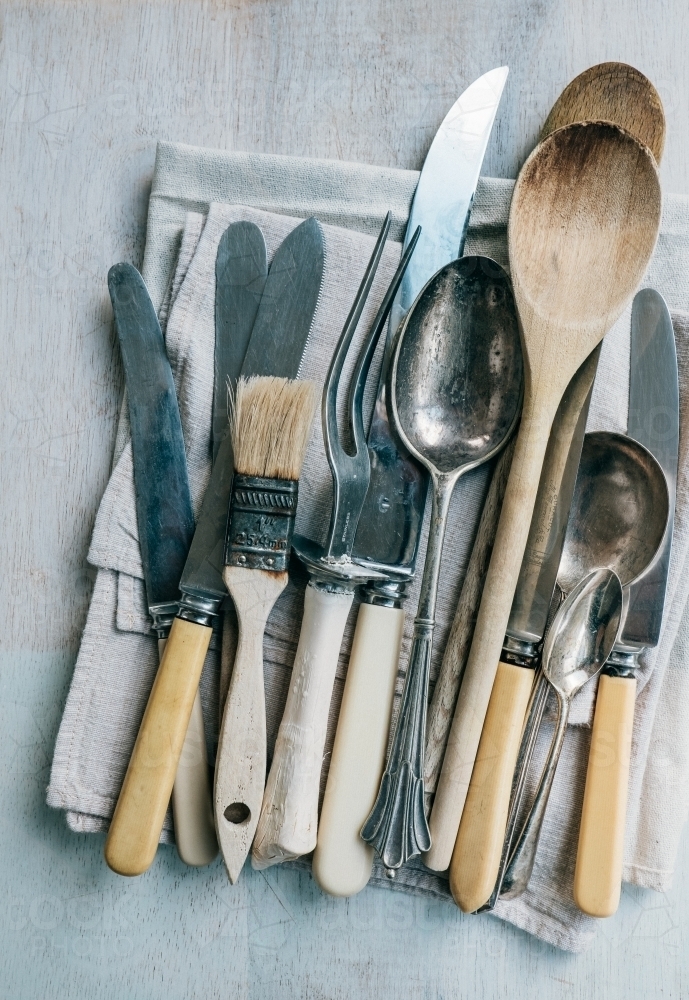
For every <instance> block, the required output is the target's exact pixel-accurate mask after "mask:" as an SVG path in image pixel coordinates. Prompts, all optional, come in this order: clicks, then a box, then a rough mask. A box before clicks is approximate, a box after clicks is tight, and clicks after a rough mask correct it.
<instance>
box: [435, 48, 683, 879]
mask: <svg viewBox="0 0 689 1000" xmlns="http://www.w3.org/2000/svg"><path fill="white" fill-rule="evenodd" d="M587 120H588V121H591V120H593V121H611V122H615V124H617V125H622V126H623V127H624V128H626V129H627V131H629V132H631V133H632V134H633V135H634V136H635V137H636V138H637V139H639V141H640V142H642V143H643V144H644V145H646V146H648V147H649V148H650V150H651V152H652V153H653V155H654V156H655V159H656V161H657V162H660V158H661V156H662V152H663V147H664V142H665V114H664V112H663V106H662V103H661V101H660V98H659V96H658V92H657V91H656V89H655V87H654V86H653V84H652V83H651V81H650V80H649V79H648V78H647V77H645V76H644V75H643V74H642V73H640V72H639V71H638V70H636V69H634V68H633V67H631V66H627V65H626V64H625V63H614V62H613V63H610V62H609V63H600V64H599V65H597V66H591V67H590V68H589V69H587V70H585V71H584V72H583V73H581V74H580V75H579V76H578V77H576V79H574V80H572V82H571V83H570V84H569V85H568V86H567V87H566V88H565V90H564V91H563V92H562V94H561V95H560V97H559V98H558V100H557V101H556V103H555V105H554V106H553V108H552V110H551V112H550V114H549V115H548V118H547V119H546V122H545V125H544V126H543V129H542V131H541V136H540V138H541V141H542V140H543V139H544V138H546V137H547V136H548V135H550V133H551V132H552V131H553V130H554V129H555V128H558V127H562V126H565V125H570V124H572V123H573V122H582V121H587ZM596 363H597V359H595V360H594V361H593V364H589V363H588V362H587V366H586V367H587V371H586V372H585V371H584V369H583V368H582V369H581V371H580V372H579V375H578V376H577V377H578V379H579V382H578V383H577V388H579V389H580V390H581V392H578V393H576V394H577V395H578V397H579V405H581V402H582V401H583V400H584V398H585V396H586V386H587V385H588V384H590V381H591V379H592V378H593V377H594V375H595V368H596ZM588 369H590V373H589V372H588ZM589 374H590V377H589ZM579 383H581V385H579ZM574 387H575V382H574V381H573V382H572V383H571V385H570V387H569V390H570V394H571V393H572V390H573V388H574ZM575 408H576V407H575ZM576 423H577V413H576V412H574V410H573V409H572V407H571V406H569V407H566V406H565V405H564V401H563V405H562V406H561V407H560V409H559V410H558V412H557V415H556V417H555V421H554V423H553V428H552V431H551V435H550V442H549V444H548V451H547V453H546V460H545V464H544V466H543V470H542V473H541V479H540V483H539V487H538V497H537V500H536V506H535V509H534V514H533V522H534V523H536V522H538V524H539V531H538V537H539V538H543V537H547V536H548V531H549V526H550V525H549V521H551V520H552V516H553V513H554V503H553V498H554V497H555V496H557V494H558V492H559V489H560V480H561V477H562V470H563V468H564V463H565V462H566V458H567V454H568V452H569V445H570V441H571V437H572V433H573V430H574V427H575V425H576ZM514 443H516V442H511V443H510V444H509V445H508V447H507V448H506V449H505V451H504V452H503V454H502V456H501V457H500V458H499V459H498V462H497V464H496V468H495V471H494V473H493V479H492V481H491V485H490V489H489V492H488V496H487V498H486V503H485V505H484V509H483V513H482V515H481V522H480V525H479V529H478V532H477V536H476V539H475V542H474V546H473V548H472V552H471V558H470V560H469V565H468V568H467V573H466V577H465V580H464V584H463V586H462V593H461V597H460V600H459V603H458V606H457V611H456V614H455V619H454V622H453V624H452V630H451V632H450V637H449V639H448V642H447V646H446V648H445V654H444V657H443V662H442V666H441V668H440V674H439V676H438V680H437V683H436V686H435V690H434V692H433V699H432V701H431V704H430V707H429V715H428V741H427V745H426V757H425V762H426V766H425V772H424V786H425V789H426V792H427V793H428V792H431V793H433V792H434V791H435V789H436V786H437V785H438V778H439V775H440V769H441V765H442V762H443V755H444V752H445V747H446V744H447V739H448V734H449V731H450V726H451V724H452V715H453V713H454V711H455V705H456V703H457V694H458V691H459V686H460V682H461V679H462V674H463V671H464V667H465V664H466V660H467V656H468V653H469V647H470V645H471V639H472V634H473V628H474V622H475V621H476V614H477V610H478V606H479V602H480V599H481V591H482V589H483V582H484V580H485V576H486V572H487V569H488V563H489V560H490V554H491V550H492V546H493V540H494V538H495V531H496V528H497V522H498V518H499V515H500V508H501V504H502V498H503V494H504V492H505V486H506V483H507V477H508V474H509V468H510V463H511V461H512V455H513V452H514ZM532 530H533V524H532ZM503 675H504V676H503ZM532 681H533V671H530V670H529V669H528V668H522V669H520V670H518V671H517V672H516V673H515V669H514V668H509V667H507V666H505V667H504V668H503V667H502V665H501V666H499V667H498V673H497V675H496V678H495V682H494V684H493V689H492V695H491V701H490V706H489V710H488V716H491V717H492V716H493V715H494V714H496V713H497V711H498V706H502V711H501V712H500V713H499V715H500V716H501V718H500V719H499V723H500V727H499V728H500V729H501V731H502V734H503V740H502V744H501V747H500V748H499V749H498V748H494V750H495V766H494V767H493V770H492V779H493V782H494V792H493V795H494V796H495V799H494V802H493V805H492V808H491V809H490V810H487V811H486V813H485V814H484V816H483V817H482V820H483V823H484V830H485V824H486V823H487V822H488V821H489V820H488V815H489V814H490V817H491V818H490V822H491V823H494V824H495V825H496V828H502V827H503V826H504V825H505V823H506V821H507V812H508V800H509V794H510V786H511V780H512V772H513V771H514V763H515V754H516V748H517V745H518V741H519V730H520V729H521V726H522V723H523V711H522V707H523V704H524V703H525V699H528V696H529V693H530V688H531V684H532ZM510 682H511V683H510ZM505 684H506V685H507V686H509V687H510V688H511V690H510V692H509V693H506V692H505V691H504V690H503V687H504V685H505ZM515 684H516V688H517V690H515ZM507 714H509V718H507V717H506V715H507ZM488 716H487V718H486V723H487V722H488ZM512 717H514V718H512ZM485 728H486V727H484V731H485ZM510 733H512V734H513V739H512V741H511V743H512V744H513V745H512V746H510V745H509V744H510V740H509V739H508V736H509V734H510ZM480 752H481V751H480V750H479V754H480ZM436 801H438V803H439V805H438V808H437V810H436V808H435V806H434V809H433V812H432V814H431V817H430V828H431V836H432V839H433V846H432V848H431V850H430V852H429V853H428V854H427V855H426V856H425V857H424V861H425V863H426V864H427V865H428V866H429V867H431V868H434V869H436V870H437V871H444V870H445V869H446V868H447V867H448V865H449V863H450V858H451V856H452V851H453V848H454V845H455V840H456V838H457V828H458V826H459V821H460V818H461V812H462V808H461V804H460V805H459V810H458V811H457V809H454V810H453V809H452V808H451V807H452V803H450V808H447V807H446V805H445V803H444V801H443V796H442V793H441V790H440V789H439V790H438V798H437V800H436ZM488 836H490V833H489V832H487V831H486V833H485V839H486V842H487V837H488ZM499 839H500V838H499V836H498V837H496V838H495V840H496V844H497V842H498V841H499ZM496 853H497V847H496ZM498 864H499V857H496V858H495V859H494V865H495V866H496V870H497V866H498Z"/></svg>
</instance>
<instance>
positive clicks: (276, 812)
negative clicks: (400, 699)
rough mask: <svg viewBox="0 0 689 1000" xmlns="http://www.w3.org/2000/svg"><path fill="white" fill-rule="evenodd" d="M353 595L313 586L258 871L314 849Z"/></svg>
mask: <svg viewBox="0 0 689 1000" xmlns="http://www.w3.org/2000/svg"><path fill="white" fill-rule="evenodd" d="M353 599H354V594H353V593H333V592H329V591H327V590H321V589H320V588H318V587H316V586H314V585H313V584H311V583H309V585H308V586H307V588H306V593H305V595H304V617H303V620H302V625H301V633H300V635H299V645H298V647H297V653H296V656H295V659H294V666H293V668H292V678H291V681H290V688H289V693H288V695H287V702H286V704H285V711H284V713H283V716H282V721H281V723H280V729H279V730H278V735H277V740H276V741H275V752H274V754H273V761H272V764H271V767H270V774H269V775H268V781H267V783H266V790H265V795H264V797H263V805H262V807H261V818H260V820H259V824H258V829H257V831H256V839H255V841H254V847H253V851H252V854H251V863H252V865H253V867H254V868H268V867H270V865H276V864H279V863H280V862H281V861H289V860H291V859H292V858H298V857H301V855H302V854H308V853H309V851H312V850H313V849H314V847H315V846H316V830H317V827H318V793H319V790H320V779H321V767H322V764H323V751H324V749H325V737H326V732H327V728H328V712H329V709H330V700H331V698H332V692H333V684H334V683H335V671H336V669H337V660H338V656H339V653H340V646H341V645H342V636H343V633H344V628H345V623H346V621H347V615H348V614H349V609H350V608H351V606H352V601H353Z"/></svg>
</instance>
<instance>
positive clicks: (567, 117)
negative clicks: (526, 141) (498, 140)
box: [539, 62, 665, 163]
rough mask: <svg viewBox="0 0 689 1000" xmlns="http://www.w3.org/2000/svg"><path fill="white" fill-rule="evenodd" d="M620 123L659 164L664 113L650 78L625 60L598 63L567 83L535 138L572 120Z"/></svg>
mask: <svg viewBox="0 0 689 1000" xmlns="http://www.w3.org/2000/svg"><path fill="white" fill-rule="evenodd" d="M583 121H606V122H615V124H616V125H621V126H622V128H624V129H626V130H627V132H631V134H632V135H634V136H636V138H637V139H639V140H640V141H641V142H643V144H644V145H645V146H648V148H649V149H650V150H651V152H652V153H653V155H654V157H655V160H656V163H660V160H661V157H662V155H663V149H664V147H665V112H664V111H663V104H662V101H661V100H660V96H659V94H658V91H657V90H656V89H655V87H654V86H653V84H652V83H651V81H650V80H649V79H648V78H647V77H645V76H644V75H643V73H640V72H639V71H638V69H634V67H633V66H628V65H627V64H626V63H619V62H606V63H599V64H598V65H597V66H591V67H590V68H589V69H587V70H584V72H583V73H580V74H579V76H577V77H575V78H574V80H572V82H571V83H569V84H567V86H566V87H565V89H564V90H563V91H562V93H561V94H560V96H559V98H558V99H557V101H556V102H555V104H554V105H553V109H552V111H551V112H550V114H549V115H548V117H547V118H546V120H545V125H544V126H543V128H542V130H541V136H540V140H539V141H541V142H542V141H543V139H545V138H546V137H547V136H549V135H550V133H551V132H554V131H555V130H556V129H558V128H563V127H564V126H565V125H571V124H572V122H583Z"/></svg>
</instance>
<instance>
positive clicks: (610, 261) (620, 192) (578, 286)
mask: <svg viewBox="0 0 689 1000" xmlns="http://www.w3.org/2000/svg"><path fill="white" fill-rule="evenodd" d="M660 209H661V197H660V185H659V181H658V170H657V167H656V164H655V161H654V159H653V157H652V156H651V155H649V150H648V148H647V147H645V146H644V145H642V143H640V142H639V141H638V140H637V139H636V138H635V137H634V136H633V135H631V134H630V133H628V132H626V131H625V130H624V129H622V128H620V127H619V126H617V125H613V124H612V123H610V122H577V123H575V124H573V125H568V126H566V127H564V128H562V129H558V130H557V131H556V132H553V133H551V135H550V136H549V137H548V138H547V139H545V140H544V141H543V142H542V143H541V144H540V146H538V147H537V149H536V150H535V151H534V152H533V153H532V154H531V156H530V157H529V159H528V160H527V161H526V163H525V164H524V167H523V168H522V171H521V173H520V175H519V179H518V180H517V184H516V186H515V190H514V195H513V198H512V205H511V208H510V221H509V254H510V265H511V268H512V281H513V283H514V288H515V295H516V299H517V307H518V309H519V315H520V318H521V321H522V325H523V328H524V336H525V342H526V349H527V354H528V357H529V358H530V359H532V361H533V362H534V365H533V371H534V374H535V373H536V372H537V371H538V372H539V373H540V374H541V375H542V376H544V378H545V379H547V385H546V383H545V382H544V383H542V385H540V384H539V385H538V386H536V385H534V386H533V389H534V390H535V391H536V392H537V394H538V396H539V398H540V400H541V403H542V405H545V404H547V402H548V401H550V408H552V406H553V404H554V405H555V408H556V407H557V404H558V403H559V400H560V396H561V395H562V393H561V392H560V393H559V394H557V393H556V392H554V391H553V389H554V388H555V386H554V381H555V382H557V387H558V388H559V387H560V386H562V390H563V391H564V387H565V385H566V384H567V382H568V381H569V379H570V378H571V376H572V375H573V374H574V371H573V370H572V361H573V360H574V361H576V362H577V364H576V366H575V369H574V370H576V367H578V364H579V363H581V361H583V360H584V358H585V357H586V356H587V355H588V354H589V353H590V352H591V351H592V350H593V348H594V347H595V346H596V344H598V343H599V341H600V340H601V339H602V338H603V336H604V335H605V333H606V332H607V331H608V330H609V329H610V327H611V326H612V324H613V323H614V322H615V320H616V319H617V318H618V317H619V315H620V314H621V312H622V310H623V309H624V307H625V305H626V304H627V302H628V301H629V299H630V297H631V296H632V294H633V293H634V290H635V289H636V287H637V285H638V284H639V282H640V281H641V278H642V277H643V274H644V271H645V270H646V265H647V264H648V260H649V258H650V256H651V253H652V251H653V247H654V246H655V241H656V237H657V234H658V227H659V224H660ZM551 366H552V367H551ZM558 376H559V377H558ZM564 376H566V381H565V383H564V385H563V384H562V381H561V379H562V377H564ZM553 413H554V410H553Z"/></svg>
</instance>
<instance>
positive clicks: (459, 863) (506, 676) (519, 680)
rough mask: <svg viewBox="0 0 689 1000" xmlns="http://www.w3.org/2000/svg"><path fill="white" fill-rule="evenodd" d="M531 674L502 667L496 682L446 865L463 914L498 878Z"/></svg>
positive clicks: (480, 901)
mask: <svg viewBox="0 0 689 1000" xmlns="http://www.w3.org/2000/svg"><path fill="white" fill-rule="evenodd" d="M534 673H535V671H534V670H532V669H530V668H529V667H518V666H514V665H513V664H511V663H502V662H501V663H500V665H499V667H498V672H497V674H496V677H495V683H494V684H493V691H492V693H491V696H490V702H489V705H488V711H487V713H486V721H485V723H484V726H483V733H482V734H481V742H480V743H479V747H478V753H477V755H476V763H475V765H474V770H473V772H472V775H471V784H470V785H469V793H468V795H467V799H466V805H465V806H464V812H463V813H462V822H461V823H460V825H459V833H458V834H457V842H456V844H455V848H454V852H453V854H452V863H451V865H450V887H451V889H452V895H453V897H454V899H455V902H456V903H457V905H458V906H459V907H460V908H461V909H462V910H464V912H465V913H473V911H474V910H477V909H478V908H479V907H480V906H483V904H484V903H485V902H486V901H487V900H488V899H489V898H490V895H491V893H492V891H493V887H494V885H495V880H496V878H497V876H498V869H499V867H500V858H501V856H502V845H503V841H504V839H505V827H506V826H507V813H508V809H509V802H510V788H511V787H512V777H513V775H514V768H515V764H516V763H517V754H518V753H519V743H520V740H521V735H522V728H523V726H524V717H525V715H526V708H527V705H528V703H529V696H530V694H531V688H532V687H533V679H534Z"/></svg>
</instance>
